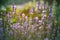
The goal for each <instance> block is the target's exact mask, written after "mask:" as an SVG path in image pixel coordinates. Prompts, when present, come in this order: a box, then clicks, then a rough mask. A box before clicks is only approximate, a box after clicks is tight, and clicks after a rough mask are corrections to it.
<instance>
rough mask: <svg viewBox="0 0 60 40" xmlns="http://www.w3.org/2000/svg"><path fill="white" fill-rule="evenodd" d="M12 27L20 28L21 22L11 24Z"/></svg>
mask: <svg viewBox="0 0 60 40" xmlns="http://www.w3.org/2000/svg"><path fill="white" fill-rule="evenodd" d="M11 27H12V29H19V28H20V25H19V23H16V24H13V25H11Z"/></svg>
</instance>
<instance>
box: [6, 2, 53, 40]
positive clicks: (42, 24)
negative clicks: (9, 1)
mask: <svg viewBox="0 0 60 40" xmlns="http://www.w3.org/2000/svg"><path fill="white" fill-rule="evenodd" d="M12 9H13V11H12V12H10V13H8V14H7V17H8V18H7V19H8V20H9V21H8V23H9V24H10V25H11V28H12V30H14V31H17V34H15V32H14V35H15V37H19V36H20V37H23V38H27V39H26V40H29V39H30V38H31V37H32V38H35V37H38V38H41V37H43V38H45V37H46V39H44V40H48V38H47V37H48V35H49V34H48V33H49V32H50V30H51V26H52V18H53V16H52V15H51V14H52V11H51V10H52V8H49V9H48V8H47V7H46V4H44V5H41V3H40V2H37V3H36V6H35V7H33V6H31V7H29V8H27V10H26V9H25V8H24V9H23V10H19V9H18V8H17V7H16V6H14V5H13V7H12ZM48 10H49V13H48V14H47V11H48ZM50 13H51V14H50ZM50 19H51V20H50ZM44 33H45V34H44ZM18 34H19V35H18ZM34 34H35V35H34ZM17 35H18V36H17ZM34 36H35V37H34ZM23 38H21V39H23ZM43 38H42V39H43ZM16 39H17V38H16Z"/></svg>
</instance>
